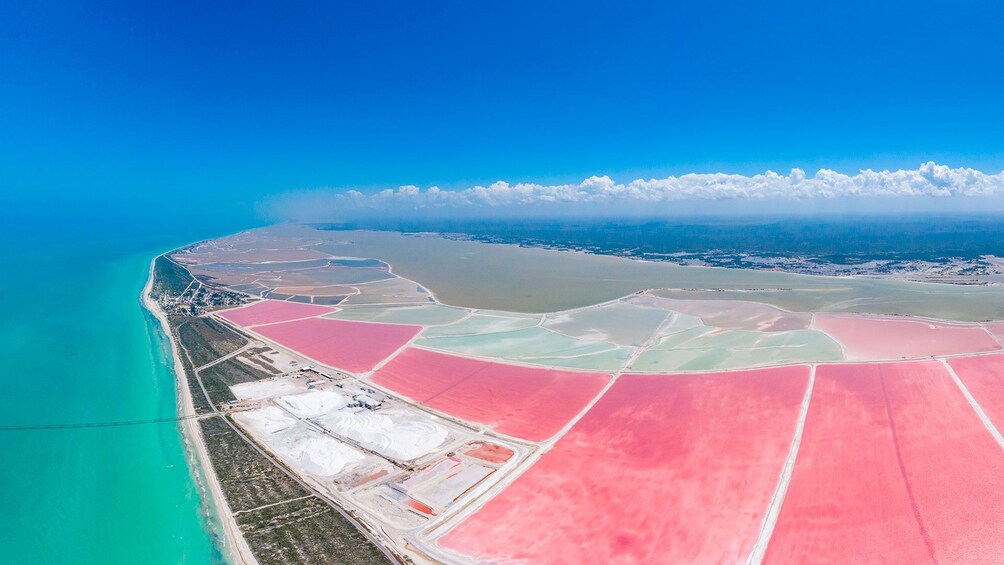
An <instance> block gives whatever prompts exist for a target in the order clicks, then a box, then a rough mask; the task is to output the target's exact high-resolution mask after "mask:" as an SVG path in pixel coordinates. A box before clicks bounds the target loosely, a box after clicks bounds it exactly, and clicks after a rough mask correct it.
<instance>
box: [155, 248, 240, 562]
mask: <svg viewBox="0 0 1004 565" xmlns="http://www.w3.org/2000/svg"><path fill="white" fill-rule="evenodd" d="M156 260H157V258H156V257H154V258H153V260H151V261H150V273H149V276H148V277H147V280H146V286H144V287H143V295H142V299H143V305H144V307H146V309H147V310H149V311H150V312H151V313H152V314H153V315H154V316H156V318H157V320H159V321H160V325H161V328H162V329H163V330H164V333H165V334H166V335H167V339H168V341H169V343H170V344H171V358H172V360H173V362H174V374H175V386H176V390H177V393H178V412H179V413H181V414H194V413H195V406H194V405H193V404H192V391H191V390H190V389H189V388H188V381H187V379H186V378H185V367H184V365H182V363H181V357H179V354H178V344H177V343H176V342H175V339H174V334H173V333H172V332H171V327H170V324H169V323H168V321H167V316H166V315H165V314H164V311H163V310H162V309H161V308H160V305H159V304H157V301H155V300H153V298H152V297H151V296H150V291H151V289H152V288H153V277H154V263H155V261H156ZM181 429H182V431H183V434H184V438H185V441H186V443H187V444H188V445H190V446H192V448H193V449H192V450H191V451H190V452H189V453H194V456H193V457H192V458H191V459H190V461H189V464H190V465H192V470H193V474H194V475H195V476H196V477H198V476H200V475H201V476H202V477H204V478H205V482H206V486H207V487H208V489H209V494H210V496H209V498H210V500H208V501H207V503H208V504H210V505H212V508H213V509H214V510H215V513H216V515H217V516H218V517H219V519H220V523H221V524H222V526H223V533H224V537H225V541H224V547H223V548H222V550H223V552H224V554H225V555H226V556H227V557H229V558H230V559H232V560H233V562H234V563H237V564H240V565H257V563H258V561H257V560H256V559H255V557H254V554H253V553H252V552H251V548H250V547H249V546H248V544H247V541H246V540H245V539H244V536H243V535H241V531H240V528H239V527H238V525H237V521H236V520H235V519H234V515H233V512H231V511H230V507H229V505H228V504H227V500H226V497H225V496H224V495H223V490H222V489H221V488H220V484H219V481H218V480H217V478H216V472H215V471H214V469H213V465H212V461H211V460H210V459H209V452H208V451H207V450H206V443H205V441H204V440H203V438H202V430H201V429H200V428H199V421H198V419H188V420H182V421H181ZM186 451H187V450H186ZM200 471H201V473H200Z"/></svg>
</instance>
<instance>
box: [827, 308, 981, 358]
mask: <svg viewBox="0 0 1004 565" xmlns="http://www.w3.org/2000/svg"><path fill="white" fill-rule="evenodd" d="M813 327H814V328H815V329H818V330H822V331H824V332H826V333H827V334H829V335H830V337H832V338H833V339H835V340H837V341H838V342H839V343H840V344H842V345H843V346H844V348H845V350H846V352H847V358H848V359H849V360H852V361H873V360H874V361H877V360H885V359H888V360H892V359H911V358H920V357H930V356H933V355H953V354H960V353H983V352H987V351H997V350H999V349H1001V346H1000V344H999V343H997V341H996V340H995V339H994V338H993V337H992V336H991V335H990V334H989V333H987V332H986V331H985V330H984V329H983V328H982V327H980V326H977V325H966V324H951V323H944V322H933V321H927V320H918V319H899V318H888V317H885V318H883V317H875V316H854V315H841V314H816V318H815V320H814V322H813Z"/></svg>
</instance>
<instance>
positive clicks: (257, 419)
mask: <svg viewBox="0 0 1004 565" xmlns="http://www.w3.org/2000/svg"><path fill="white" fill-rule="evenodd" d="M234 419H236V420H238V421H240V422H242V423H244V424H246V425H247V426H248V427H249V428H251V429H252V430H254V431H256V432H258V434H260V435H263V436H270V435H272V434H275V433H278V432H281V431H283V430H286V429H289V428H291V427H292V426H293V425H295V424H296V419H295V418H293V417H292V416H290V415H289V414H286V413H285V412H283V411H282V410H279V409H278V408H276V407H275V406H266V407H265V408H259V409H257V410H247V411H245V412H238V413H237V414H234Z"/></svg>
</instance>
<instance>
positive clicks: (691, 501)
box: [438, 366, 809, 563]
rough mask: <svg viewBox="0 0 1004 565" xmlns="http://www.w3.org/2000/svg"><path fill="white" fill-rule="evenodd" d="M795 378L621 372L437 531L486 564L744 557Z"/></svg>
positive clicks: (785, 441) (786, 433)
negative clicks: (543, 448) (495, 490)
mask: <svg viewBox="0 0 1004 565" xmlns="http://www.w3.org/2000/svg"><path fill="white" fill-rule="evenodd" d="M808 380H809V368H808V367H804V366H798V367H785V368H780V369H765V370H758V371H737V372H729V373H714V374H701V375H695V374H689V375H641V374H625V375H622V376H621V377H619V378H618V380H617V382H616V383H615V384H614V386H613V387H611V388H610V390H608V391H607V392H606V394H604V395H603V396H602V397H601V398H600V400H599V401H598V402H597V403H596V405H595V406H594V407H593V408H592V409H590V410H589V412H587V413H586V415H585V416H584V417H583V418H582V419H581V420H579V422H578V423H576V424H575V425H574V426H572V428H571V430H570V431H569V432H568V433H567V434H566V435H565V436H564V437H562V438H561V439H560V440H559V441H558V442H557V444H556V445H555V446H554V448H553V449H551V450H550V451H548V452H547V453H545V454H544V455H543V457H542V458H541V459H540V461H538V462H537V463H536V464H534V466H533V467H531V468H530V469H529V470H528V471H527V472H526V473H524V474H523V475H521V476H520V477H519V478H518V479H516V481H515V482H514V483H513V484H511V485H510V486H509V487H507V488H506V489H505V490H504V491H502V493H500V494H499V495H498V496H496V497H495V498H494V499H492V500H490V501H489V502H488V503H487V504H486V505H485V506H483V507H482V508H481V509H479V510H478V511H477V512H475V513H474V514H473V515H472V516H471V517H470V518H468V519H467V520H466V521H464V522H462V523H461V524H460V525H459V526H457V527H456V528H455V529H454V530H452V531H450V532H448V533H447V534H446V535H445V536H444V537H442V538H440V539H439V541H438V543H439V545H440V546H441V547H444V548H446V549H449V550H451V551H455V552H457V553H460V554H463V555H466V556H468V557H470V558H471V559H472V560H473V561H475V562H487V563H501V562H525V563H736V562H745V561H746V559H747V557H748V556H749V554H750V552H751V551H752V549H753V545H754V543H755V542H756V540H757V537H758V535H759V533H760V528H761V525H762V524H763V519H764V516H765V514H766V512H767V509H768V507H769V506H770V501H771V497H772V496H773V494H774V491H775V488H776V486H777V481H778V477H779V476H780V474H781V469H782V468H783V466H784V462H785V458H786V457H787V454H788V450H789V447H790V446H791V442H792V438H793V437H794V433H795V428H796V423H797V421H798V415H799V410H800V406H801V403H802V400H803V399H804V397H805V393H806V389H807V386H808Z"/></svg>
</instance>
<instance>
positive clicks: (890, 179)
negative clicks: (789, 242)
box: [263, 162, 1004, 221]
mask: <svg viewBox="0 0 1004 565" xmlns="http://www.w3.org/2000/svg"><path fill="white" fill-rule="evenodd" d="M992 197H999V198H992ZM911 200H912V201H915V202H913V203H910V202H908V201H911ZM960 200H969V201H970V202H968V203H967V204H968V206H969V207H974V205H975V209H980V207H981V206H982V205H984V204H986V203H987V202H988V201H990V200H992V201H993V202H994V203H997V201H998V200H1000V201H1001V202H1002V203H1004V171H1002V172H1000V173H997V174H987V173H983V172H981V171H978V170H976V169H970V168H952V167H948V166H945V165H938V164H936V163H934V162H928V163H924V164H922V165H920V166H919V167H918V168H917V169H915V170H902V169H901V170H897V171H888V170H886V171H873V170H870V169H869V170H863V171H859V172H858V173H857V174H854V175H846V174H842V173H838V172H836V171H833V170H829V169H820V170H819V171H817V172H816V174H815V175H814V176H811V177H809V176H808V175H806V173H805V171H803V170H802V169H792V171H791V172H790V173H789V174H787V175H781V174H778V173H775V172H773V171H767V172H765V173H763V174H758V175H752V176H745V175H733V174H724V173H692V174H686V175H682V176H678V177H677V176H670V177H666V178H661V179H647V180H646V179H636V180H633V181H630V182H627V183H619V182H616V181H614V180H613V179H611V178H610V177H608V176H593V177H589V178H587V179H585V180H583V181H582V182H579V183H576V184H558V185H545V184H534V183H516V184H510V183H508V182H505V181H498V182H495V183H493V184H490V185H488V186H473V187H470V188H464V189H457V190H443V189H440V188H439V187H436V186H433V187H430V188H427V189H425V190H422V189H420V188H419V187H417V186H410V185H409V186H401V187H399V188H397V189H386V190H381V191H379V192H375V193H371V194H364V193H362V192H360V191H358V190H343V191H340V190H334V189H312V190H299V191H291V192H287V193H284V194H282V195H279V196H278V197H275V198H273V199H270V200H269V201H267V202H266V203H265V206H264V207H263V208H264V209H265V210H267V212H268V215H270V216H272V217H273V218H275V219H282V220H296V221H328V220H332V221H334V220H344V219H352V218H353V217H372V216H374V215H379V216H413V215H422V214H427V215H458V214H462V215H467V216H476V215H478V214H484V215H489V216H490V215H498V214H505V213H515V214H518V213H524V212H525V213H529V212H532V213H538V214H540V213H545V214H546V213H549V212H550V213H557V214H560V213H562V212H574V213H595V214H605V215H616V214H618V213H634V214H637V213H650V214H661V213H671V212H672V211H682V212H686V211H700V210H707V211H712V210H716V209H719V210H730V209H735V210H742V209H757V210H770V209H775V208H776V209H784V210H789V211H797V210H799V209H802V208H804V209H825V208H826V207H827V206H836V207H841V206H844V207H846V206H847V205H848V203H853V204H854V205H853V206H852V207H855V208H860V207H862V206H864V207H865V208H867V207H869V204H876V205H878V206H877V207H879V208H884V207H886V206H890V205H895V204H893V203H899V204H900V205H903V206H904V207H906V208H910V207H915V206H916V205H917V204H918V203H919V202H923V203H926V204H925V205H924V206H922V207H933V208H934V209H940V208H943V207H945V206H946V203H948V202H951V201H960ZM947 206H948V207H949V208H951V207H953V206H955V205H954V204H952V205H947ZM962 207H966V206H962Z"/></svg>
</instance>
